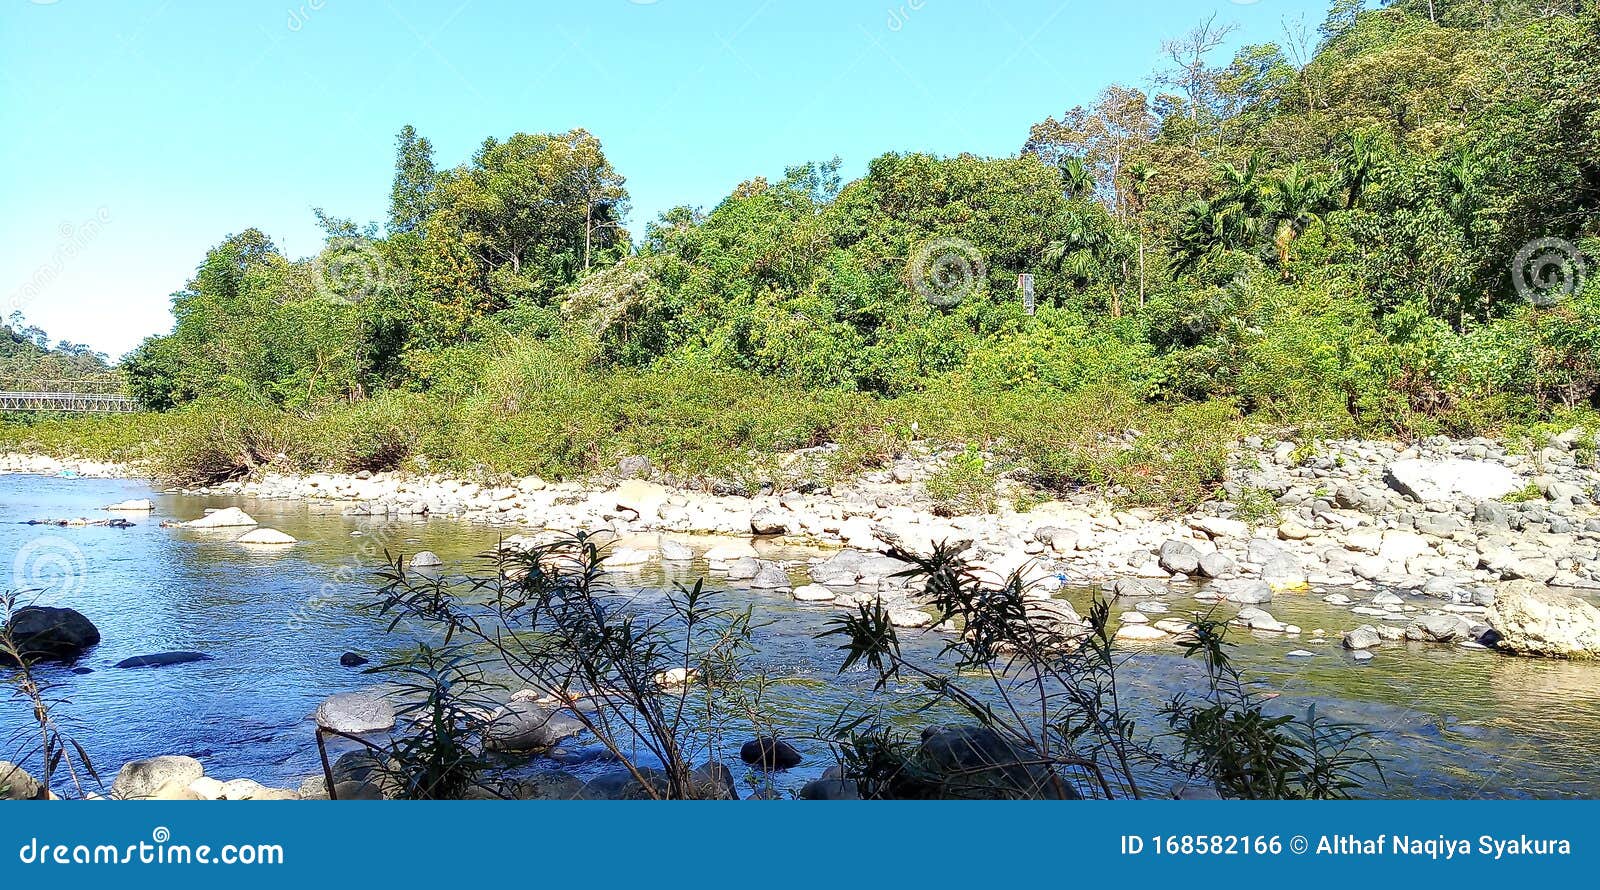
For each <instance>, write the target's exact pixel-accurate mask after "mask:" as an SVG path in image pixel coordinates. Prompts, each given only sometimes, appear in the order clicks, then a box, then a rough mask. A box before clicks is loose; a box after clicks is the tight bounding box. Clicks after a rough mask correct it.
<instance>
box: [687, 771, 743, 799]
mask: <svg viewBox="0 0 1600 890" xmlns="http://www.w3.org/2000/svg"><path fill="white" fill-rule="evenodd" d="M694 796H695V799H696V800H738V799H739V786H738V784H737V783H735V782H734V781H733V771H732V770H730V769H728V767H727V766H726V765H725V764H721V763H702V764H700V765H699V766H698V767H695V770H694Z"/></svg>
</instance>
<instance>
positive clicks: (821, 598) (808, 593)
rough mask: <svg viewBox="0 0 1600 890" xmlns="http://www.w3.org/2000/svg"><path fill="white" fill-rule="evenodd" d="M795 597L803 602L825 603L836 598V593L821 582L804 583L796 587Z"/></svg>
mask: <svg viewBox="0 0 1600 890" xmlns="http://www.w3.org/2000/svg"><path fill="white" fill-rule="evenodd" d="M794 598H795V599H796V600H799V601H800V602H802V603H825V602H829V601H831V600H832V599H834V593H833V591H831V590H829V589H828V588H826V587H823V586H822V585H821V584H803V585H801V586H799V587H796V588H795V589H794Z"/></svg>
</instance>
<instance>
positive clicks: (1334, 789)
mask: <svg viewBox="0 0 1600 890" xmlns="http://www.w3.org/2000/svg"><path fill="white" fill-rule="evenodd" d="M1192 627H1193V629H1192V630H1191V631H1190V633H1189V636H1188V638H1187V639H1186V640H1185V641H1182V645H1183V647H1184V657H1186V658H1193V657H1195V656H1199V657H1200V658H1201V660H1202V661H1203V662H1204V663H1205V667H1206V680H1207V687H1206V692H1205V693H1203V694H1202V695H1200V696H1191V695H1188V694H1179V695H1177V696H1175V697H1174V698H1173V699H1172V701H1170V702H1168V704H1167V706H1166V707H1165V708H1164V709H1163V714H1164V715H1165V716H1166V718H1167V723H1168V725H1169V726H1170V727H1171V728H1172V731H1173V732H1174V733H1175V734H1176V735H1177V736H1178V738H1179V739H1180V740H1181V742H1182V750H1183V755H1184V757H1185V758H1186V759H1187V761H1188V765H1189V775H1190V776H1191V777H1197V778H1202V779H1204V780H1205V781H1207V782H1208V784H1210V785H1211V786H1212V787H1214V788H1215V789H1216V790H1217V792H1218V793H1220V794H1221V795H1222V796H1224V797H1228V798H1235V799H1241V800H1337V799H1345V798H1349V797H1350V796H1351V793H1352V792H1353V791H1355V790H1357V789H1359V788H1360V787H1361V781H1360V779H1361V776H1362V775H1363V773H1365V772H1368V771H1370V772H1372V773H1375V774H1376V777H1377V778H1378V779H1380V780H1381V779H1382V777H1383V771H1382V767H1381V765H1380V764H1379V763H1378V760H1377V758H1375V757H1373V756H1372V755H1371V754H1369V753H1367V752H1366V751H1365V750H1363V747H1364V746H1365V744H1366V743H1367V742H1368V741H1369V740H1370V739H1371V736H1372V734H1371V733H1370V732H1367V731H1365V730H1362V729H1359V728H1357V727H1354V726H1350V725H1346V724H1339V723H1332V722H1330V721H1328V720H1326V719H1323V718H1319V717H1318V716H1317V712H1316V707H1315V706H1314V705H1313V706H1312V707H1311V708H1310V709H1309V710H1308V711H1307V712H1306V716H1305V718H1304V719H1301V718H1297V717H1295V716H1294V715H1293V714H1268V713H1267V712H1266V709H1265V706H1266V699H1264V698H1263V697H1262V696H1260V695H1257V694H1255V693H1253V692H1251V691H1250V690H1249V688H1247V686H1246V684H1245V682H1244V678H1243V677H1242V676H1241V675H1240V673H1239V670H1238V668H1236V667H1234V665H1233V662H1232V661H1231V660H1230V659H1229V657H1228V652H1227V647H1228V645H1229V644H1228V643H1227V641H1226V639H1225V637H1224V630H1225V628H1226V624H1225V623H1224V622H1221V621H1216V620H1212V619H1210V618H1206V617H1201V616H1197V617H1196V619H1195V621H1194V622H1193V625H1192Z"/></svg>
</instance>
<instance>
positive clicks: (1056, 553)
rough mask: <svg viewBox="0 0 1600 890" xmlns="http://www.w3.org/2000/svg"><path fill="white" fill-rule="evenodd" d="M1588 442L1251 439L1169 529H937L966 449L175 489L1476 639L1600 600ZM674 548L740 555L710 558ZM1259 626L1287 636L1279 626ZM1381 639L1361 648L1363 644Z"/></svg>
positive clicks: (1599, 515) (842, 571)
mask: <svg viewBox="0 0 1600 890" xmlns="http://www.w3.org/2000/svg"><path fill="white" fill-rule="evenodd" d="M1587 442H1588V439H1587V437H1586V436H1585V435H1584V433H1583V432H1582V431H1581V430H1578V429H1573V430H1570V431H1568V432H1565V433H1562V434H1559V435H1551V436H1548V437H1546V439H1545V441H1543V442H1542V443H1540V446H1539V447H1537V448H1535V449H1531V450H1528V451H1526V452H1516V451H1512V450H1510V449H1508V448H1507V447H1506V446H1505V445H1503V444H1501V443H1497V442H1494V441H1492V440H1488V439H1471V440H1452V439H1448V438H1443V437H1437V438H1430V439H1426V440H1423V441H1421V442H1418V443H1414V444H1404V443H1396V442H1380V441H1359V440H1348V441H1328V442H1322V443H1319V444H1318V445H1317V446H1316V447H1314V448H1305V447H1303V446H1300V445H1297V444H1295V443H1292V442H1286V441H1266V440H1261V439H1249V440H1246V441H1244V442H1242V443H1239V445H1238V447H1236V448H1234V449H1233V452H1232V457H1231V460H1230V468H1229V471H1228V474H1227V479H1226V481H1225V482H1224V484H1223V486H1222V489H1221V491H1220V492H1218V499H1216V500H1213V501H1211V502H1208V503H1206V504H1204V505H1202V507H1201V508H1200V509H1198V510H1196V511H1194V512H1191V513H1187V514H1184V515H1178V516H1162V515H1160V514H1158V513H1156V512H1154V511H1152V510H1147V509H1130V510H1121V509H1117V508H1116V507H1114V506H1113V504H1112V502H1111V501H1110V500H1109V499H1108V498H1107V497H1106V496H1105V494H1104V493H1103V492H1097V491H1093V490H1087V489H1086V490H1083V491H1080V492H1078V493H1076V494H1074V495H1072V496H1070V497H1068V498H1065V499H1061V500H1055V501H1048V502H1044V503H1031V504H1030V503H1026V502H1023V500H1022V495H1023V494H1025V489H1022V488H1020V487H1016V486H1012V485H1010V484H1008V483H1007V481H1006V480H1004V479H1001V480H999V481H998V482H995V481H992V480H985V482H984V483H983V484H985V485H987V486H988V487H989V491H988V497H983V498H979V500H982V501H988V502H992V503H993V504H994V505H995V506H996V509H995V511H994V512H992V513H967V514H961V515H944V514H947V513H949V512H950V511H949V510H948V509H947V508H946V507H945V506H944V505H943V503H942V502H941V501H940V499H938V498H936V497H934V496H933V495H932V494H931V493H930V489H931V488H933V484H932V482H933V480H934V479H936V478H937V477H939V476H940V475H941V474H943V473H945V472H946V471H947V468H948V467H949V466H950V465H951V463H952V462H954V461H959V460H962V459H963V458H964V457H965V455H963V454H960V453H952V452H946V453H942V454H941V453H935V452H933V451H932V450H931V449H927V448H925V447H919V446H917V445H915V444H914V445H913V446H912V447H911V448H910V449H908V451H907V452H906V454H905V455H903V456H902V457H901V458H900V459H899V460H897V461H896V462H895V463H894V464H893V465H892V466H891V467H889V468H887V469H884V470H881V471H876V472H869V473H866V474H863V475H861V476H859V477H857V478H855V479H853V480H851V481H849V482H844V483H838V484H834V485H831V486H805V487H803V490H796V491H792V492H788V493H784V494H754V495H747V494H721V493H717V492H715V491H710V492H708V491H703V490H697V489H693V488H688V487H682V486H678V485H675V484H673V483H674V480H672V479H671V478H670V476H668V475H667V474H663V473H660V472H658V471H657V470H656V468H654V467H653V466H652V465H651V463H650V461H649V460H648V459H645V458H642V457H633V458H626V459H624V460H623V461H621V462H620V464H619V465H618V467H617V468H616V470H615V472H614V473H612V474H610V475H609V476H607V477H603V478H598V479H594V480H589V481H585V482H546V481H544V480H541V479H538V478H536V477H526V478H523V479H519V480H509V481H506V482H505V483H504V484H500V485H488V484H483V483H479V482H473V481H466V480H461V479H454V478H449V477H444V476H425V475H407V474H401V473H393V472H387V473H366V472H362V473H355V474H329V473H316V474H309V475H289V474H282V473H274V472H265V473H261V474H259V476H258V477H257V478H251V479H247V480H242V481H238V482H229V483H225V484H222V485H216V486H208V487H199V488H191V489H183V490H181V491H182V492H183V493H185V494H188V495H196V496H239V497H255V498H263V499H295V500H306V501H312V502H323V503H332V504H337V505H340V506H341V509H342V511H343V512H345V513H347V514H351V515H362V516H390V517H400V516H432V517H448V518H454V519H459V520H462V521H466V522H472V523H481V524H487V525H490V526H493V527H496V528H500V529H503V530H504V531H505V532H506V533H507V534H510V535H516V534H525V533H533V532H539V531H570V530H575V529H586V530H595V529H609V530H611V531H613V532H615V533H616V534H617V535H618V536H619V538H620V540H621V541H622V542H623V543H622V545H621V546H618V547H616V548H615V549H614V550H613V552H612V554H611V556H610V559H609V561H608V564H609V565H610V566H611V567H613V568H617V569H628V570H635V571H636V570H638V568H639V567H641V566H643V565H646V564H651V563H660V562H668V563H671V562H675V561H682V560H687V559H690V558H694V557H695V556H703V557H705V558H706V559H707V560H708V562H709V563H710V565H711V567H712V569H713V570H714V571H717V572H719V573H722V574H726V575H727V576H728V577H729V578H730V579H732V580H753V581H754V583H755V585H756V586H759V587H765V588H771V589H784V590H790V589H793V590H794V592H795V595H796V596H797V597H800V598H804V599H810V600H814V601H823V602H825V601H828V600H830V599H837V598H839V597H838V595H837V594H833V592H832V591H831V590H829V588H830V587H838V586H843V587H847V588H850V589H852V590H856V589H858V588H860V587H861V586H862V585H866V586H868V587H871V588H875V589H879V592H880V593H882V594H883V595H885V596H887V597H890V598H891V602H890V605H891V607H899V606H904V605H906V604H904V603H898V602H894V601H893V600H894V598H895V597H896V594H897V593H898V592H899V591H898V589H897V585H896V584H895V583H894V582H893V580H892V578H891V576H892V575H893V574H894V572H895V570H896V566H897V564H896V563H895V562H894V561H893V560H889V559H887V558H886V557H884V556H883V555H884V554H887V553H889V552H891V551H894V550H900V551H910V552H924V553H925V552H928V551H929V550H931V549H932V547H933V545H934V544H936V543H940V542H947V543H960V544H961V545H963V546H964V549H965V550H966V551H967V555H968V556H969V557H970V559H971V564H972V565H973V566H974V567H975V568H977V569H979V570H980V571H983V572H986V573H989V574H991V575H993V576H995V577H996V578H998V577H1004V576H1006V575H1008V574H1010V573H1012V572H1018V573H1020V574H1021V575H1022V576H1023V578H1024V579H1025V580H1026V581H1028V582H1030V583H1032V584H1034V585H1036V586H1037V587H1038V588H1040V589H1041V590H1044V591H1049V590H1052V589H1056V588H1059V587H1062V586H1064V585H1077V586H1081V585H1100V586H1103V587H1105V588H1106V589H1108V590H1111V591H1113V592H1115V593H1116V594H1117V595H1119V596H1124V597H1128V598H1130V599H1132V600H1134V601H1137V600H1138V599H1140V598H1148V599H1154V600H1157V601H1158V600H1159V598H1158V597H1157V596H1156V594H1157V593H1158V591H1157V589H1156V585H1158V584H1159V583H1161V582H1168V581H1173V582H1188V581H1195V582H1207V583H1208V590H1209V591H1211V592H1212V593H1213V594H1214V595H1215V597H1216V598H1218V599H1226V600H1228V601H1230V602H1233V603H1236V604H1241V605H1246V606H1251V607H1258V608H1257V611H1263V610H1262V609H1260V608H1259V607H1262V606H1265V604H1267V603H1269V602H1270V601H1271V598H1272V595H1273V593H1274V592H1283V591H1306V590H1315V589H1326V588H1335V587H1337V588H1342V589H1348V590H1351V591H1356V592H1361V593H1365V592H1371V593H1372V597H1371V599H1370V601H1361V600H1358V599H1354V598H1351V597H1350V596H1349V595H1347V594H1333V595H1332V596H1336V597H1339V598H1340V599H1342V600H1346V601H1345V602H1335V604H1336V605H1341V606H1346V607H1348V608H1349V610H1350V612H1351V614H1352V616H1353V618H1354V619H1355V620H1357V621H1359V622H1361V623H1365V624H1369V625H1373V626H1374V628H1375V630H1374V633H1375V634H1377V635H1380V636H1390V637H1393V636H1394V633H1395V632H1396V631H1395V630H1394V629H1393V628H1391V627H1389V625H1388V624H1386V623H1385V622H1389V623H1393V622H1397V621H1413V619H1415V621H1414V622H1413V623H1426V624H1428V627H1427V628H1421V627H1407V628H1405V629H1404V630H1403V631H1400V632H1401V633H1406V632H1409V633H1412V634H1413V636H1417V635H1423V636H1425V637H1428V638H1434V637H1438V638H1441V639H1440V641H1441V642H1451V643H1457V644H1460V645H1467V646H1480V645H1485V644H1486V640H1485V637H1486V632H1487V631H1488V630H1489V628H1488V627H1487V624H1486V622H1488V619H1489V618H1490V616H1491V610H1492V607H1493V606H1494V604H1495V598H1496V592H1497V590H1500V589H1502V586H1503V585H1504V584H1506V583H1508V582H1528V583H1530V584H1531V585H1533V586H1535V587H1539V586H1543V585H1549V586H1550V587H1552V588H1566V589H1572V590H1577V591H1594V590H1600V506H1597V502H1600V496H1597V491H1600V470H1597V469H1596V464H1595V455H1594V451H1593V449H1592V446H1589V445H1587V444H1586V443H1587ZM825 450H826V449H812V450H810V451H802V452H796V453H792V454H790V455H787V456H785V458H784V460H783V463H784V464H785V465H786V466H787V467H789V468H791V470H793V469H794V468H796V467H803V466H804V464H805V462H807V461H814V460H817V459H819V458H820V457H821V455H820V454H818V452H821V451H825ZM0 472H26V473H42V474H47V475H55V474H59V473H63V472H67V473H77V474H79V475H83V476H116V475H127V474H130V473H133V472H134V470H133V468H130V467H126V466H119V465H115V464H107V463H101V462H92V461H63V460H59V459H55V458H49V457H43V456H38V455H16V454H7V455H0ZM174 491H179V490H176V489H175V490H174ZM662 533H673V534H675V535H676V536H677V537H676V538H674V537H673V536H672V535H668V536H667V537H659V536H660V535H661V534H662ZM683 535H723V536H732V537H733V539H734V540H731V541H729V542H724V543H721V544H717V545H714V546H711V547H709V548H706V547H702V548H699V550H698V551H697V550H696V548H693V547H691V546H688V545H686V544H685V543H684V541H683V540H682V536H683ZM652 536H657V537H655V538H654V539H653V538H652ZM758 537H759V538H768V539H774V538H776V539H783V540H787V541H790V542H793V543H804V544H818V545H823V546H826V547H839V548H843V554H842V555H840V556H836V557H834V558H831V559H828V560H825V561H822V562H820V563H818V565H816V566H813V567H811V568H810V570H809V577H810V580H811V581H812V582H814V583H812V584H806V585H800V586H798V587H794V586H793V585H791V583H790V581H789V579H788V577H787V575H786V573H785V572H783V571H781V569H780V567H777V566H774V565H772V564H770V563H767V562H765V561H763V560H760V559H758V558H757V553H756V551H755V549H754V548H753V547H750V546H749V544H748V542H747V541H743V540H741V539H746V538H758ZM513 540H515V539H513ZM699 551H703V552H699ZM1524 586H1526V585H1524ZM830 594H833V595H830ZM1152 611H1159V610H1152ZM901 615H902V617H903V619H904V621H905V622H906V623H908V624H914V623H918V622H920V621H922V620H924V618H925V616H923V617H919V616H918V615H915V614H912V612H911V611H910V610H909V609H902V610H901ZM1429 616H1446V618H1437V617H1435V618H1430V617H1429ZM1578 617H1579V618H1587V617H1588V616H1587V615H1586V614H1585V615H1582V616H1578ZM1145 618H1148V616H1145V615H1143V614H1141V613H1138V612H1134V613H1133V614H1131V615H1128V616H1125V618H1124V624H1125V625H1126V626H1128V627H1127V629H1126V633H1125V634H1124V638H1125V639H1128V640H1131V641H1143V642H1157V641H1162V640H1170V639H1172V638H1174V637H1175V636H1178V635H1181V632H1182V629H1181V627H1177V626H1175V625H1173V623H1172V622H1169V621H1159V620H1158V621H1154V622H1150V621H1146V620H1143V619H1145ZM1424 618H1428V619H1429V620H1428V621H1426V622H1422V619H1424ZM1456 619H1459V620H1456ZM1247 622H1253V624H1254V625H1255V626H1256V627H1257V628H1258V629H1260V628H1269V629H1270V628H1274V627H1281V625H1279V624H1278V622H1276V620H1275V619H1273V618H1272V617H1271V616H1270V614H1262V615H1252V617H1251V618H1247ZM1374 622H1375V623H1374ZM1488 623H1492V622H1488ZM1496 630H1497V631H1498V635H1497V636H1496V637H1495V638H1491V639H1488V640H1487V644H1488V645H1496V644H1498V645H1499V647H1500V648H1505V649H1510V650H1512V651H1517V650H1518V649H1519V648H1521V643H1522V642H1523V641H1520V640H1505V639H1504V636H1505V634H1506V633H1507V631H1508V630H1509V628H1496ZM1541 632H1542V629H1541ZM1575 633H1576V631H1575ZM1373 635H1374V634H1373V633H1363V634H1358V635H1357V636H1356V638H1355V639H1356V643H1357V644H1360V643H1362V642H1365V641H1367V640H1369V639H1371V638H1372V636H1373ZM1578 637H1579V638H1581V641H1582V642H1581V644H1580V642H1579V641H1578V640H1574V641H1568V642H1570V643H1571V644H1572V645H1571V646H1569V648H1571V649H1572V651H1571V652H1569V653H1567V654H1572V655H1580V656H1582V655H1596V654H1600V652H1591V651H1587V649H1586V647H1587V646H1588V642H1587V641H1588V640H1590V639H1591V637H1590V636H1584V635H1582V634H1579V635H1578ZM1528 648H1530V649H1532V650H1536V651H1538V650H1541V645H1540V643H1539V642H1538V641H1535V643H1534V644H1532V645H1530V646H1528Z"/></svg>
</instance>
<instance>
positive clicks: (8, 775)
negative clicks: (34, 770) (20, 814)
mask: <svg viewBox="0 0 1600 890" xmlns="http://www.w3.org/2000/svg"><path fill="white" fill-rule="evenodd" d="M0 800H44V786H43V785H40V784H39V780H38V779H35V778H34V777H33V776H31V775H29V774H28V772H27V771H26V770H24V769H23V768H22V767H20V766H17V765H16V764H15V763H12V762H11V761H9V760H0Z"/></svg>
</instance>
